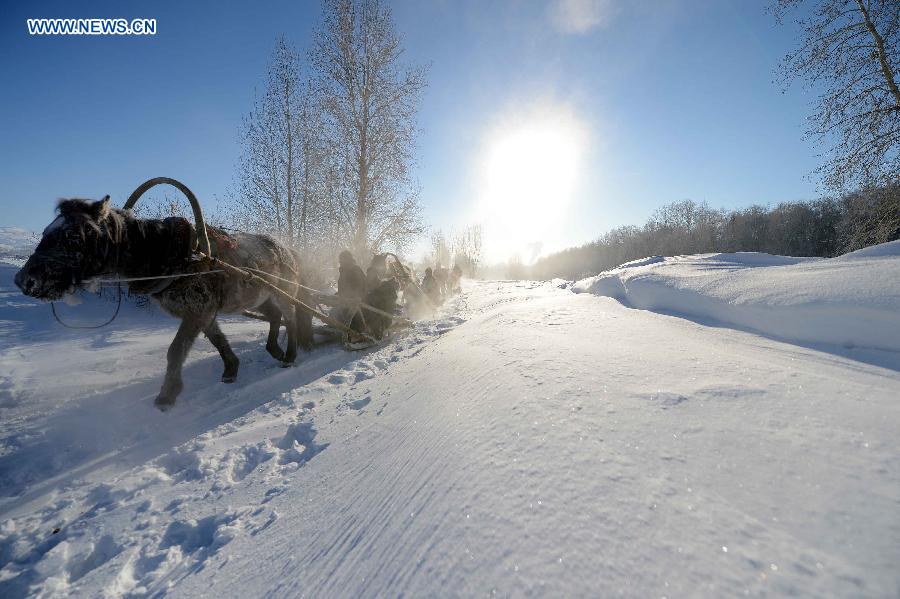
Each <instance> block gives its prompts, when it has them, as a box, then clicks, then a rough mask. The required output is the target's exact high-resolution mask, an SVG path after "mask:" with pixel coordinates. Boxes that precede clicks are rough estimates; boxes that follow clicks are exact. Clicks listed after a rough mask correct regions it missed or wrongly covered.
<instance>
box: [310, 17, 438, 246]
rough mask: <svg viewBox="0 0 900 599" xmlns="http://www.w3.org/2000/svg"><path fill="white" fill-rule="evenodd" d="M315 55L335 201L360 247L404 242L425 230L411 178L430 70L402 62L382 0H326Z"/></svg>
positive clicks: (395, 35) (331, 195)
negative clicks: (419, 111) (417, 120)
mask: <svg viewBox="0 0 900 599" xmlns="http://www.w3.org/2000/svg"><path fill="white" fill-rule="evenodd" d="M324 13H325V17H324V23H323V25H322V27H321V28H320V29H319V31H318V32H317V34H316V37H315V44H314V47H313V50H312V53H311V60H312V65H313V67H314V68H315V70H316V71H317V73H318V84H319V91H320V93H321V96H322V107H323V109H324V112H325V114H326V115H327V118H328V122H329V125H330V127H329V131H330V134H331V136H332V139H331V141H330V144H329V150H330V158H331V160H333V161H334V162H336V164H334V165H332V167H331V168H332V175H333V176H335V177H337V178H338V179H337V180H336V181H335V180H332V181H331V185H332V187H333V189H332V190H331V194H330V198H329V200H330V201H332V202H334V203H336V204H337V205H336V206H333V207H332V210H333V211H334V213H335V214H336V215H339V217H340V218H341V219H343V221H344V224H343V226H342V228H343V229H344V230H346V232H347V233H348V234H349V235H350V238H349V239H348V241H349V242H350V243H351V244H352V247H353V251H354V253H356V254H357V256H358V257H360V258H363V257H365V256H366V255H367V254H369V253H371V252H373V251H378V250H379V249H381V248H382V247H383V246H386V245H392V246H394V247H396V248H398V249H399V248H402V247H403V246H405V245H406V244H407V243H409V242H410V241H411V240H412V239H413V238H415V237H416V236H418V235H419V234H421V233H422V232H423V230H424V229H423V226H422V223H421V219H420V206H419V202H418V190H417V188H416V187H415V185H414V183H413V181H412V178H411V173H410V170H411V167H412V166H413V164H414V151H415V141H416V139H415V138H416V133H417V130H416V123H415V115H416V110H417V107H418V102H419V97H420V94H421V91H422V90H423V88H424V87H425V69H424V67H421V66H408V65H405V64H403V62H402V60H401V59H402V53H403V48H402V46H401V40H400V37H399V36H398V34H397V32H396V30H395V27H394V23H393V20H392V17H391V13H390V10H389V9H388V8H387V7H386V6H384V5H383V4H382V3H381V2H380V1H379V0H325V1H324Z"/></svg>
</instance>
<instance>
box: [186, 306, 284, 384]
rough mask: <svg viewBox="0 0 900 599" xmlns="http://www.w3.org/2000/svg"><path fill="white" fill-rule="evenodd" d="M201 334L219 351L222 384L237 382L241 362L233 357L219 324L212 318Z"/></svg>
mask: <svg viewBox="0 0 900 599" xmlns="http://www.w3.org/2000/svg"><path fill="white" fill-rule="evenodd" d="M280 319H281V317H280V316H279V320H280ZM203 334H204V335H206V338H207V339H209V341H210V343H212V344H213V345H214V346H215V348H216V349H217V350H219V355H220V356H222V361H223V362H225V372H223V373H222V382H223V383H233V382H234V381H236V380H237V373H238V367H239V366H240V365H241V361H240V360H239V359H238V357H237V356H236V355H234V352H233V351H232V350H231V346H230V345H229V344H228V339H227V338H226V337H225V333H223V332H222V329H220V328H219V323H218V322H217V321H216V319H215V318H213V320H212V322H210V323H209V324H208V325H207V326H206V328H205V329H203ZM276 335H277V333H276Z"/></svg>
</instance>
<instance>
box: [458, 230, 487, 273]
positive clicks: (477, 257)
mask: <svg viewBox="0 0 900 599" xmlns="http://www.w3.org/2000/svg"><path fill="white" fill-rule="evenodd" d="M481 259H482V228H481V225H469V226H468V227H466V228H465V229H463V230H462V232H460V233H457V234H456V235H454V236H453V261H454V263H456V264H458V265H459V267H460V268H462V269H463V272H465V274H467V275H468V276H470V277H475V276H477V274H478V267H479V266H480V265H481Z"/></svg>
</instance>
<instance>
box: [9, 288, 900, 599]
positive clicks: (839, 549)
mask: <svg viewBox="0 0 900 599" xmlns="http://www.w3.org/2000/svg"><path fill="white" fill-rule="evenodd" d="M155 322H156V325H155V326H154V328H149V327H147V326H143V328H142V327H141V326H133V327H132V328H126V327H125V326H124V325H123V326H122V328H119V329H114V330H113V331H106V332H103V333H92V334H84V333H82V334H80V335H77V336H76V335H66V336H64V337H63V338H61V339H57V340H56V341H55V343H54V347H53V348H52V350H48V348H47V347H45V346H41V345H40V343H49V341H47V340H46V339H45V338H43V337H40V336H37V338H39V341H35V342H32V343H28V344H27V345H16V341H15V339H19V337H18V336H14V334H13V332H12V331H15V330H17V329H15V327H11V326H8V327H6V329H4V330H6V331H10V332H7V333H4V334H5V338H4V339H3V341H2V345H0V349H2V354H0V368H2V371H0V373H2V374H3V377H4V379H3V384H2V388H0V404H2V410H3V429H2V434H3V453H2V454H0V480H2V481H3V483H4V484H3V491H4V492H3V495H5V496H6V497H3V498H2V500H0V501H2V503H0V522H2V524H0V526H2V528H0V564H4V563H5V564H6V565H5V567H3V568H2V570H0V595H3V596H5V597H15V596H19V595H24V594H26V593H29V592H30V593H34V594H39V595H53V594H59V595H60V596H62V595H68V594H81V595H84V596H97V595H102V594H106V595H109V596H143V595H151V596H156V595H160V594H164V593H167V594H168V595H170V596H176V597H180V596H218V597H232V596H243V597H246V596H273V597H283V596H308V597H329V596H340V597H344V596H347V597H349V596H360V595H363V596H376V595H377V596H397V595H401V594H402V595H406V596H435V595H441V596H473V595H485V594H491V593H496V594H497V595H500V596H619V595H621V596H627V597H653V596H657V597H660V596H668V597H684V596H709V597H723V596H745V595H749V596H784V595H796V596H810V597H813V596H844V597H893V596H896V595H897V594H898V592H900V569H898V568H897V564H898V563H900V459H898V456H900V447H898V444H900V401H898V398H900V360H898V359H897V355H896V354H892V353H890V352H874V351H868V352H866V351H864V350H849V349H841V350H837V349H833V350H831V349H829V348H828V347H820V348H818V349H814V348H807V347H802V346H798V345H792V344H788V343H784V342H780V341H775V340H771V339H768V338H766V337H762V336H758V335H754V334H751V333H747V332H742V331H736V330H732V329H727V328H716V327H710V326H703V325H701V324H697V323H695V322H692V321H689V320H685V319H681V318H676V317H672V316H664V315H659V314H654V313H651V312H645V311H641V310H633V309H630V308H626V307H623V306H622V305H620V304H619V303H618V302H617V301H615V300H613V299H610V298H601V297H595V296H591V295H584V294H582V295H576V294H573V293H571V292H569V291H567V290H564V289H557V288H555V287H553V286H551V285H549V284H527V283H469V284H468V286H467V293H466V294H465V295H463V296H462V297H460V298H458V299H457V300H455V301H454V302H453V303H452V305H450V306H447V307H446V310H445V312H444V313H443V314H441V315H439V317H438V318H436V319H435V320H434V321H429V322H424V323H420V324H419V325H417V328H416V331H415V332H414V333H411V334H409V335H408V336H406V337H404V338H401V339H399V340H397V341H395V342H394V343H392V344H390V345H388V346H386V347H383V348H381V349H379V350H377V351H371V352H368V353H362V354H359V353H357V354H348V353H345V352H342V351H340V350H338V349H326V350H320V351H318V352H316V353H315V354H313V355H312V356H309V357H306V358H305V361H303V362H302V363H301V365H300V366H298V367H296V368H293V369H288V370H282V369H278V368H277V367H276V366H275V365H274V364H273V363H271V361H267V356H266V355H265V353H264V350H263V349H262V346H261V343H260V342H259V340H261V339H262V337H263V332H264V331H263V330H262V327H261V326H260V324H259V323H246V322H238V321H235V322H232V323H229V324H227V325H226V326H225V327H224V329H225V331H226V333H227V334H229V335H230V336H231V337H232V338H233V339H234V340H235V341H236V342H235V346H236V350H237V351H238V352H239V355H240V356H241V358H242V360H243V365H242V371H241V379H240V381H239V382H238V383H237V384H236V385H235V386H232V387H226V386H224V385H221V384H219V383H215V384H212V385H211V382H212V381H215V380H216V378H217V375H218V372H219V369H220V364H219V360H218V357H217V356H216V355H215V354H214V352H213V350H212V349H211V348H209V347H207V345H208V344H207V343H206V342H205V340H202V339H201V340H200V341H198V343H197V346H196V348H195V350H194V352H193V353H192V360H191V362H190V363H189V366H188V370H187V376H186V379H187V380H188V381H189V382H188V386H187V388H186V391H185V394H184V395H183V396H182V398H181V400H180V404H179V405H178V407H177V408H176V409H175V410H173V411H172V412H169V413H166V414H160V413H157V412H155V411H154V410H153V409H152V407H151V402H152V397H153V395H154V393H155V390H156V387H157V385H158V380H159V376H160V374H161V372H162V369H163V362H162V361H163V354H164V348H165V346H166V345H167V344H168V341H169V338H170V337H169V335H170V333H171V330H172V325H171V324H169V323H168V322H167V321H165V320H158V321H155ZM48 351H52V352H53V353H52V356H48V355H46V354H47V352H48ZM135 355H137V356H144V358H142V359H141V361H140V366H139V367H138V368H137V369H135V358H134V356H135ZM40 360H43V362H41V361H40ZM48 369H50V370H52V376H50V375H51V373H50V372H48V371H47V370H48ZM86 373H89V375H88V374H86ZM67 381H69V382H74V383H77V385H78V386H79V389H80V388H81V387H80V385H81V384H82V383H84V384H85V385H86V387H85V388H84V391H83V392H82V391H79V393H78V394H68V395H67V394H66V393H65V391H64V390H65V388H66V382H67ZM57 528H58V529H59V531H58V532H56V533H54V532H53V531H54V530H55V529H57Z"/></svg>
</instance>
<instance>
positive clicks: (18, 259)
mask: <svg viewBox="0 0 900 599" xmlns="http://www.w3.org/2000/svg"><path fill="white" fill-rule="evenodd" d="M38 241H39V239H38V236H37V235H35V234H34V233H32V232H31V231H26V230H25V229H21V228H19V227H0V264H7V265H14V266H21V265H22V264H24V263H25V259H26V258H27V257H28V255H29V254H30V253H31V252H32V251H33V250H34V248H35V246H36V245H37V244H38Z"/></svg>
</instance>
